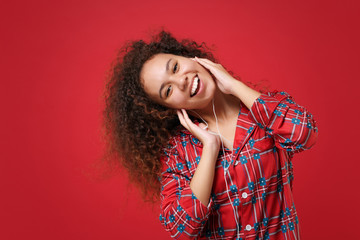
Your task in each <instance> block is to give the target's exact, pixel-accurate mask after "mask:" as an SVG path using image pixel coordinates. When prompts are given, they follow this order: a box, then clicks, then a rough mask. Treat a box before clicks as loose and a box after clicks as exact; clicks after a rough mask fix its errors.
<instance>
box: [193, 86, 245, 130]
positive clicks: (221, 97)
mask: <svg viewBox="0 0 360 240" xmlns="http://www.w3.org/2000/svg"><path fill="white" fill-rule="evenodd" d="M213 102H214V107H215V113H216V116H217V120H218V123H219V124H222V123H226V122H228V120H230V119H232V118H233V117H234V114H236V116H237V114H238V112H239V108H240V100H239V99H238V98H237V97H235V96H233V95H230V94H224V93H223V92H221V91H220V90H219V89H218V88H216V91H215V94H214V98H213V101H211V102H210V103H209V105H208V106H206V107H205V108H203V109H196V110H194V111H195V112H196V113H197V114H199V115H200V116H201V117H202V118H203V119H204V120H205V121H206V122H207V123H208V124H209V126H215V124H216V120H215V116H214V111H213ZM196 113H194V112H192V111H190V114H191V115H193V116H194V117H197V118H199V116H198V115H197V114H196Z"/></svg>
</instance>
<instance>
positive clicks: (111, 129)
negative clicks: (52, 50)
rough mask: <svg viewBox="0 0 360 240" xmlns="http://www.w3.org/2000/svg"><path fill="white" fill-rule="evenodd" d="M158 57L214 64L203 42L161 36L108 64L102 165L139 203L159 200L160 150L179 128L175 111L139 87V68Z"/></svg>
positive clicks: (128, 48)
mask: <svg viewBox="0 0 360 240" xmlns="http://www.w3.org/2000/svg"><path fill="white" fill-rule="evenodd" d="M159 53H170V54H174V55H179V56H184V57H189V58H192V57H195V56H197V57H200V58H207V59H210V60H212V61H214V62H217V61H216V59H215V58H214V56H213V54H212V53H211V50H210V48H209V47H208V46H207V45H206V44H205V43H204V42H203V43H201V44H198V43H196V42H195V41H192V40H189V39H184V40H182V41H178V40H176V39H175V38H174V37H173V36H172V34H170V33H169V32H166V31H164V30H161V31H160V32H159V33H158V34H156V35H154V36H152V38H151V40H150V42H149V43H146V42H145V41H143V40H139V41H130V42H127V43H126V44H125V45H124V46H123V47H122V48H121V49H120V51H119V52H118V55H117V58H116V59H115V61H114V62H113V64H112V67H111V70H110V74H109V76H108V78H107V82H106V86H105V92H104V100H105V109H104V111H103V119H104V121H103V127H104V136H105V139H106V145H107V149H106V153H105V157H104V159H105V160H106V161H107V162H108V163H110V165H112V166H120V167H122V168H125V169H126V170H127V172H128V174H129V180H130V182H131V183H134V184H135V185H136V186H137V187H138V188H139V189H140V190H141V192H142V195H143V199H144V200H145V201H151V202H156V201H157V200H159V193H160V182H159V181H158V177H159V175H160V162H159V158H160V156H161V154H162V152H163V151H162V149H163V148H164V147H165V146H166V145H167V143H168V141H169V139H170V137H171V136H172V135H173V134H174V133H175V132H176V130H177V127H178V126H180V122H179V120H178V118H177V115H176V112H175V110H174V109H169V108H166V107H164V106H162V105H159V104H157V103H155V102H154V101H152V100H151V99H150V98H149V97H148V96H147V94H146V93H145V91H144V89H143V86H142V83H141V81H140V72H141V69H142V67H143V65H144V63H145V62H146V61H148V60H149V59H151V58H152V57H154V56H155V55H156V54H159ZM230 73H231V72H230Z"/></svg>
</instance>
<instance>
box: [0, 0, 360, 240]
mask: <svg viewBox="0 0 360 240" xmlns="http://www.w3.org/2000/svg"><path fill="white" fill-rule="evenodd" d="M357 2H358V1H356V0H354V1H280V0H279V1H277V0H276V1H269V0H266V1H265V0H264V1H260V0H258V1H238V0H237V1H232V0H231V1H230V0H228V1H222V2H221V3H220V1H209V0H208V1H199V0H198V1H188V0H185V1H184V0H183V1H131V2H130V1H126V2H125V1H119V0H117V1H100V0H98V1H38V0H35V1H6V2H5V1H2V2H1V10H0V18H1V19H0V20H1V21H0V24H1V39H0V41H1V46H0V47H1V54H0V55H1V64H0V67H1V87H0V91H1V96H0V98H1V99H0V100H1V112H2V114H1V120H0V121H1V122H0V124H1V144H0V145H1V152H0V154H1V155H0V159H1V167H0V169H1V170H0V171H1V172H0V177H1V179H0V189H1V197H0V220H1V223H0V239H6V240H7V239H11V240H12V239H130V238H131V239H145V238H146V239H148V238H151V239H168V238H169V235H168V233H166V232H165V231H164V229H163V228H162V226H161V225H160V223H159V220H158V216H159V210H158V209H159V208H158V206H157V205H155V206H154V207H153V208H151V207H150V206H148V205H144V204H143V202H142V201H141V199H139V195H138V193H137V191H135V190H133V189H132V187H128V188H127V186H128V184H127V181H126V180H125V179H124V176H121V175H117V176H115V177H113V178H111V179H109V180H103V181H100V180H96V179H95V178H94V177H92V176H91V175H90V176H89V171H88V170H89V169H90V166H91V164H92V163H94V162H96V160H97V159H98V158H99V157H100V156H101V152H102V146H103V145H102V143H101V140H100V136H101V134H100V123H101V109H102V103H101V98H100V96H101V93H102V90H103V83H104V79H105V75H106V71H107V70H108V69H109V66H110V63H111V61H112V60H113V59H114V57H115V54H116V50H117V49H118V48H119V47H120V46H121V45H122V44H123V43H124V41H125V40H127V39H139V38H144V37H145V38H146V37H147V33H148V32H149V31H150V30H156V29H159V27H161V26H164V27H165V28H166V29H167V30H169V31H171V32H173V33H174V35H175V37H178V38H192V39H194V40H197V41H205V42H207V43H208V44H209V45H215V46H216V51H215V55H216V56H217V57H218V58H219V59H220V61H221V63H222V64H223V65H224V66H226V67H227V68H228V69H230V70H232V71H233V72H235V73H236V74H238V75H239V76H241V77H242V79H243V80H244V81H253V82H257V81H260V80H268V81H269V83H271V86H270V87H271V89H278V90H284V91H287V92H288V93H290V94H291V95H292V96H293V97H294V99H295V100H296V102H297V103H299V104H301V105H303V106H306V107H307V108H308V110H309V111H310V112H311V113H312V114H313V115H314V116H315V119H316V121H317V123H318V127H319V138H318V142H317V144H316V145H315V146H314V148H313V149H311V150H310V151H307V152H303V153H301V154H298V155H296V156H295V158H294V160H293V163H294V174H295V181H294V197H295V204H296V207H297V209H298V214H299V219H300V227H301V231H302V236H303V239H349V238H351V237H355V236H358V232H357V225H358V222H359V208H358V204H359V193H358V190H359V186H358V176H359V174H358V169H359V163H358V160H359V157H358V155H357V154H356V152H355V151H356V147H357V145H358V142H359V141H358V138H357V137H358V135H359V131H358V120H359V113H358V109H359V107H358V106H357V105H358V104H359V101H358V97H357V95H356V93H357V92H358V89H359V84H358V82H359V56H360V55H359V42H360V39H359V24H358V23H359V12H360V11H359V4H358V3H357Z"/></svg>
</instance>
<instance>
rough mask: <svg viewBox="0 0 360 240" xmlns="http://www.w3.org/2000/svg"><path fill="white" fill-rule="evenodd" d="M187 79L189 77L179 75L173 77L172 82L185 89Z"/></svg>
mask: <svg viewBox="0 0 360 240" xmlns="http://www.w3.org/2000/svg"><path fill="white" fill-rule="evenodd" d="M188 81H189V79H188V77H187V76H186V75H179V76H176V77H175V78H174V84H176V85H177V86H178V88H179V89H180V90H182V91H183V90H185V89H186V87H187V85H188Z"/></svg>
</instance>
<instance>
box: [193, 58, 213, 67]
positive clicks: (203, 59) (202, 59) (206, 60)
mask: <svg viewBox="0 0 360 240" xmlns="http://www.w3.org/2000/svg"><path fill="white" fill-rule="evenodd" d="M195 59H196V60H199V61H201V62H204V63H208V64H210V65H212V66H215V65H216V64H217V63H214V62H213V61H211V60H209V59H207V58H198V57H195Z"/></svg>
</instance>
